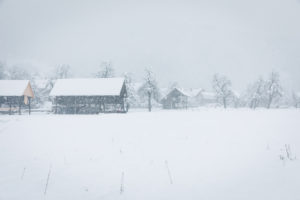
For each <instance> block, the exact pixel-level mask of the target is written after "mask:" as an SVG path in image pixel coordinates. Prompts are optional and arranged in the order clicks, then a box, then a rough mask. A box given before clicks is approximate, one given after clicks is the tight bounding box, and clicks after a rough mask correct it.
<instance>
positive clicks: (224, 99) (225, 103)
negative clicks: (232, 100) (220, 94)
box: [223, 98, 227, 109]
mask: <svg viewBox="0 0 300 200" xmlns="http://www.w3.org/2000/svg"><path fill="white" fill-rule="evenodd" d="M223 105H224V108H225V109H226V108H227V102H226V98H223Z"/></svg>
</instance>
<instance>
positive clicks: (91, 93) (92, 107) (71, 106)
mask: <svg viewBox="0 0 300 200" xmlns="http://www.w3.org/2000/svg"><path fill="white" fill-rule="evenodd" d="M50 96H51V97H52V98H53V102H52V104H53V111H54V112H55V113H60V114H98V113H107V112H120V113H125V112H127V111H128V107H129V106H128V104H127V103H126V98H127V91H126V85H125V80H124V78H96V79H58V80H57V81H56V83H55V85H54V87H53V89H52V91H51V92H50Z"/></svg>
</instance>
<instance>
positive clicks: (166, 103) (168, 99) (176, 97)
mask: <svg viewBox="0 0 300 200" xmlns="http://www.w3.org/2000/svg"><path fill="white" fill-rule="evenodd" d="M189 97H190V96H189V94H187V93H185V92H184V91H183V90H182V89H179V88H174V89H172V90H171V91H170V92H168V93H167V95H166V96H165V97H164V98H163V99H162V100H161V103H162V106H163V108H164V109H182V108H185V109H187V108H188V99H189Z"/></svg>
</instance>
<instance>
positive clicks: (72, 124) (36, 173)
mask: <svg viewBox="0 0 300 200" xmlns="http://www.w3.org/2000/svg"><path fill="white" fill-rule="evenodd" d="M286 144H287V145H290V159H288V158H287V153H286V148H285V145H286ZM297 155H300V110H256V111H252V110H226V111H225V110H219V109H207V110H205V109H203V110H198V111H155V112H152V113H147V112H130V113H128V114H106V115H90V116H87V115H78V116H74V115H31V116H28V115H22V116H18V115H14V116H8V115H5V116H4V115H2V116H0V199H1V200H2V199H3V200H10V199H28V200H35V199H39V200H40V199H64V200H66V199H72V200H76V199H78V200H79V199H80V200H83V199H84V200H90V199H111V200H115V199H128V200H133V199H139V200H141V199H143V200H145V199H149V200H154V199H159V200H163V199H172V200H177V199H178V200H179V199H180V200H182V199H206V200H210V199H213V200H215V199H228V200H229V199H230V200H235V199H236V200H241V199H243V200H245V199H249V200H250V199H251V200H254V199H255V200H257V199H261V200H268V199H272V200H276V199H278V200H282V199H288V200H294V199H295V200H296V199H300V189H299V188H300V157H299V158H296V159H294V158H295V157H296V156H297ZM280 157H281V159H280ZM282 159H283V160H282ZM293 159H294V160H293ZM47 180H48V185H47ZM46 185H47V186H46Z"/></svg>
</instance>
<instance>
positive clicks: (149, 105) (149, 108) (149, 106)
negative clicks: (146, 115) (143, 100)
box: [148, 92, 152, 112]
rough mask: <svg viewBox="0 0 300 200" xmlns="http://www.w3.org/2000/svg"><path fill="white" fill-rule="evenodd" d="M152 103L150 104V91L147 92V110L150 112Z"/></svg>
mask: <svg viewBox="0 0 300 200" xmlns="http://www.w3.org/2000/svg"><path fill="white" fill-rule="evenodd" d="M151 109H152V105H151V92H148V110H149V112H151Z"/></svg>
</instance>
